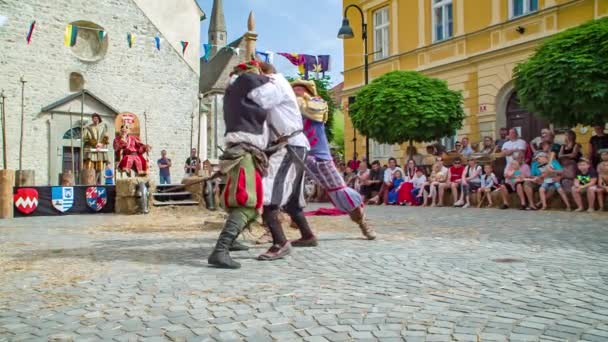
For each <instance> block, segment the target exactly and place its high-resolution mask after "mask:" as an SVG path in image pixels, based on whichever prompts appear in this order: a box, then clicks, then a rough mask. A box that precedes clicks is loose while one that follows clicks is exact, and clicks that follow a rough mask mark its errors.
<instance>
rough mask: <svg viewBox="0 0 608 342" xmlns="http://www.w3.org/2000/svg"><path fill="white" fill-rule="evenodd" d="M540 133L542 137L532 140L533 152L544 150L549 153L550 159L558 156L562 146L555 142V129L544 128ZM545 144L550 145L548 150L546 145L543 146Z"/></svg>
mask: <svg viewBox="0 0 608 342" xmlns="http://www.w3.org/2000/svg"><path fill="white" fill-rule="evenodd" d="M540 135H541V136H540V137H536V138H534V139H533V140H532V141H531V142H530V148H531V149H532V152H533V153H536V152H539V151H541V150H542V151H544V152H546V153H547V154H548V155H549V160H553V159H555V158H557V156H558V154H559V151H560V149H561V146H560V144H556V143H555V134H554V133H553V131H552V130H550V129H548V128H543V129H542V130H541V133H540ZM544 144H548V145H549V148H548V149H549V150H548V151H547V150H546V149H547V147H546V146H545V147H543V145H544Z"/></svg>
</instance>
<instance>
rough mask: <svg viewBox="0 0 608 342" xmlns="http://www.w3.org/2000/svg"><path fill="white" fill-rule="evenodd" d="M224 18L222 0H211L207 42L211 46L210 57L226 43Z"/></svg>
mask: <svg viewBox="0 0 608 342" xmlns="http://www.w3.org/2000/svg"><path fill="white" fill-rule="evenodd" d="M227 39H228V37H227V32H226V18H224V4H223V2H222V0H213V10H212V11H211V21H210V23H209V44H211V45H212V47H211V54H210V57H213V56H215V54H216V53H217V52H218V51H219V50H220V49H221V48H223V47H224V46H226V44H227Z"/></svg>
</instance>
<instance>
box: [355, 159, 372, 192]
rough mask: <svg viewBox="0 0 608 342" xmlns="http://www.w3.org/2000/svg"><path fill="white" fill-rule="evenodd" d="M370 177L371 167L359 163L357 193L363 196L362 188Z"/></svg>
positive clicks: (356, 182) (356, 180) (356, 181)
mask: <svg viewBox="0 0 608 342" xmlns="http://www.w3.org/2000/svg"><path fill="white" fill-rule="evenodd" d="M369 176H370V169H369V165H367V163H363V162H362V163H359V171H358V172H357V175H356V176H355V190H357V192H359V193H360V194H361V187H362V186H363V183H364V182H365V181H366V180H368V179H369Z"/></svg>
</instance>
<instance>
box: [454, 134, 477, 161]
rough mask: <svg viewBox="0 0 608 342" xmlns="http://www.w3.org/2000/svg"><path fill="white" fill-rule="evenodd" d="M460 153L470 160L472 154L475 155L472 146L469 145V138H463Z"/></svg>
mask: <svg viewBox="0 0 608 342" xmlns="http://www.w3.org/2000/svg"><path fill="white" fill-rule="evenodd" d="M458 152H459V153H460V154H462V155H463V156H465V157H466V158H469V157H470V156H471V154H473V153H475V151H474V150H473V148H472V147H471V144H470V143H469V138H467V137H464V138H462V147H461V149H460V150H459V151H458Z"/></svg>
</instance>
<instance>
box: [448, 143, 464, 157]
mask: <svg viewBox="0 0 608 342" xmlns="http://www.w3.org/2000/svg"><path fill="white" fill-rule="evenodd" d="M450 152H456V153H458V154H462V143H461V142H460V141H457V142H456V143H454V149H453V150H451V151H450Z"/></svg>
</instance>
